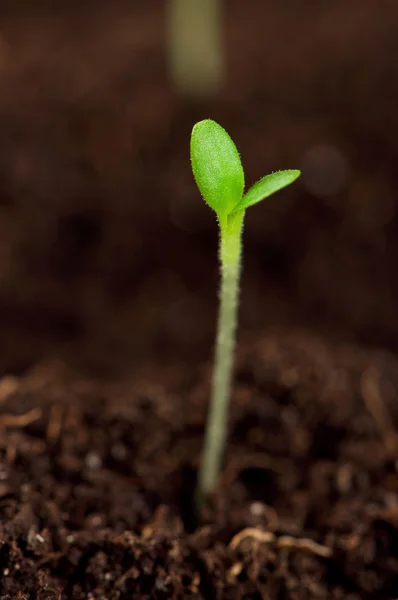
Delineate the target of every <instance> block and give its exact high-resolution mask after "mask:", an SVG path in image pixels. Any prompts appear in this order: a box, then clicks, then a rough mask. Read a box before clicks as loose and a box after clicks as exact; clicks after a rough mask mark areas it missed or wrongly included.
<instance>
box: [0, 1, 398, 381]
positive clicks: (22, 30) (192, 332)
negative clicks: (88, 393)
mask: <svg viewBox="0 0 398 600" xmlns="http://www.w3.org/2000/svg"><path fill="white" fill-rule="evenodd" d="M167 11H168V5H167V4H166V3H165V2H160V1H159V0H146V1H145V2H142V1H134V0H130V1H129V2H122V1H115V2H105V1H97V2H95V3H94V2H89V1H84V0H80V1H79V2H73V1H72V2H71V1H69V2H63V1H58V2H56V3H55V2H50V1H48V2H36V3H32V2H18V3H15V2H6V1H4V0H3V2H2V3H1V5H0V227H1V230H0V331H1V347H0V371H1V372H2V373H4V372H13V373H19V372H21V371H23V370H24V369H25V368H26V367H28V366H30V365H31V364H33V363H34V362H36V361H37V360H39V359H42V358H46V357H59V358H62V359H66V360H67V361H68V362H69V363H70V364H73V365H77V366H79V367H80V368H88V369H91V370H94V371H96V372H98V373H115V372H118V371H122V370H123V369H126V368H130V367H131V366H132V365H136V364H138V363H139V362H140V361H146V360H150V359H151V357H156V358H157V359H159V358H160V359H164V360H168V361H178V360H180V359H183V360H184V361H197V360H199V359H206V358H208V357H209V356H210V348H211V344H212V341H213V331H214V324H215V314H216V313H215V311H216V306H217V303H216V290H217V285H218V272H217V262H216V243H217V229H216V222H215V219H214V217H213V215H212V214H211V212H210V211H209V210H208V208H207V207H206V206H205V205H204V204H203V202H202V201H201V199H200V197H199V194H198V192H197V190H196V189H195V186H194V183H193V180H192V176H191V172H190V164H189V135H190V131H191V128H192V125H193V124H194V122H195V121H196V120H199V119H201V118H205V117H211V118H214V119H216V120H218V121H219V122H220V123H221V124H222V125H223V126H224V127H225V128H226V129H227V130H228V131H229V133H230V134H231V136H232V137H233V138H234V140H235V141H236V143H237V145H238V147H239V150H240V152H241V156H242V160H243V163H244V166H245V170H246V177H247V182H248V184H249V185H251V184H252V183H253V182H254V181H255V180H256V179H258V178H259V177H261V176H262V175H264V174H265V173H267V172H270V171H272V170H275V169H281V168H301V169H302V171H303V176H302V178H301V179H300V181H299V182H298V183H297V184H295V185H294V186H292V188H290V189H288V190H286V191H284V192H281V193H280V194H278V195H277V196H275V197H273V198H272V199H270V200H269V201H267V202H264V203H263V204H262V205H260V206H258V207H256V208H255V209H252V210H251V211H250V212H249V213H248V215H247V224H246V229H245V257H244V266H245V269H244V275H243V277H244V279H243V283H242V310H241V322H240V331H241V333H242V334H243V335H244V334H245V333H247V332H250V331H256V332H261V330H262V329H263V328H265V327H267V326H283V327H297V326H306V327H313V328H317V329H320V330H321V331H322V332H323V333H324V335H328V336H339V337H342V338H347V337H355V338H356V339H358V340H359V341H361V342H363V343H366V344H376V345H383V346H387V347H390V348H392V349H397V346H398V282H397V277H396V271H397V270H398V264H397V255H398V227H397V201H396V198H397V196H398V172H397V165H398V112H397V106H398V60H397V56H398V36H397V22H398V4H397V2H396V1H395V0H389V1H388V0H379V1H378V2H375V1H374V0H361V1H359V0H352V1H351V2H347V0H336V1H335V2H323V1H321V0H316V1H315V0H307V1H306V2H300V3H297V2H295V1H294V0H278V1H276V0H275V1H274V0H270V1H269V2H265V1H263V0H245V1H242V0H241V1H239V0H231V1H229V2H225V3H224V7H223V14H222V35H223V48H224V56H225V75H224V79H223V82H222V87H221V89H220V90H219V91H218V92H217V93H215V94H214V95H213V96H211V97H209V96H207V97H203V96H200V95H199V96H198V97H192V96H191V97H188V96H186V95H184V94H183V93H181V92H180V91H179V90H178V89H177V87H176V84H175V81H174V80H173V77H171V75H170V70H169V68H168V59H167V56H168V54H167V52H168V50H167V49H168V43H169V40H168V37H167V26H166V24H167Z"/></svg>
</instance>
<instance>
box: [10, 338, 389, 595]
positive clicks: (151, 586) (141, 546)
mask: <svg viewBox="0 0 398 600" xmlns="http://www.w3.org/2000/svg"><path fill="white" fill-rule="evenodd" d="M188 375H189V376H188ZM397 389H398V363H397V359H396V358H395V357H393V356H392V355H390V354H388V353H386V352H381V351H380V352H376V351H373V352H370V351H364V350H361V349H360V348H358V347H355V346H350V345H337V346H336V345H331V344H329V345H328V344H325V343H324V342H323V341H321V339H320V338H318V337H316V336H314V335H309V334H305V332H303V331H301V332H297V333H296V334H293V333H289V334H285V335H281V334H280V333H279V334H277V335H276V334H274V333H272V332H271V331H269V332H264V335H263V336H260V337H259V338H258V339H257V342H256V343H254V344H253V343H251V344H247V345H246V347H245V346H244V347H243V350H242V351H241V352H240V355H239V358H238V367H237V384H236V387H235V391H234V396H233V404H232V413H231V422H230V435H229V441H228V451H227V455H226V460H225V468H224V471H223V476H222V479H221V482H220V488H219V490H218V492H217V494H216V496H215V498H214V502H213V504H212V506H211V507H210V508H209V509H208V510H207V511H206V512H205V514H204V515H203V517H202V519H200V520H198V519H197V516H196V514H195V511H194V510H193V491H194V482H195V473H196V469H197V466H198V457H199V455H200V448H201V443H202V437H203V425H204V417H205V406H206V398H207V394H208V373H207V369H202V370H201V369H196V370H195V371H192V372H190V373H189V374H188V373H184V374H183V375H181V373H180V372H178V371H177V370H171V369H169V368H164V367H163V368H162V367H161V366H160V365H159V366H157V367H155V366H153V371H152V372H150V371H148V370H146V371H145V372H141V373H136V374H135V376H134V379H133V380H132V381H125V382H123V383H121V382H120V381H119V382H118V383H111V384H105V383H102V384H101V385H100V384H99V383H97V384H95V383H93V382H92V381H88V380H84V379H82V378H79V377H77V376H76V375H75V374H73V373H71V372H67V371H66V370H65V367H62V366H61V365H57V364H47V365H42V366H41V367H40V368H39V367H37V368H36V369H35V370H34V371H32V372H31V373H29V374H27V375H26V376H25V377H22V378H12V377H8V378H3V380H2V381H1V388H0V390H1V396H2V400H1V421H0V426H1V428H2V436H1V471H0V473H1V482H0V496H1V499H0V515H1V522H2V525H1V547H0V570H1V573H2V577H1V581H0V594H1V596H0V597H1V598H4V599H6V598H7V599H8V598H10V599H11V598H20V599H22V598H24V599H25V598H26V599H30V598H40V599H58V598H70V599H71V600H78V599H83V598H84V599H87V598H93V599H94V598H95V599H100V598H109V599H118V600H119V599H120V600H127V599H132V598H148V599H149V598H156V599H163V598H164V599H166V598H196V599H202V598H203V599H211V598H214V599H216V598H223V599H224V598H225V599H241V598H242V599H243V598H246V599H248V598H251V599H268V598H278V599H279V598H283V599H297V598H300V599H301V598H316V599H318V598H319V599H326V598H336V599H340V598H350V599H352V600H355V599H359V598H361V599H363V598H379V599H387V598H388V599H392V598H395V597H396V590H397V589H398V554H397V544H398V474H397V469H398V464H397V460H396V452H397V447H398V445H397V444H398V438H397V435H396V433H395V430H394V426H396V425H397V424H398V411H397V407H396V403H394V402H393V401H394V398H395V396H396V390H397Z"/></svg>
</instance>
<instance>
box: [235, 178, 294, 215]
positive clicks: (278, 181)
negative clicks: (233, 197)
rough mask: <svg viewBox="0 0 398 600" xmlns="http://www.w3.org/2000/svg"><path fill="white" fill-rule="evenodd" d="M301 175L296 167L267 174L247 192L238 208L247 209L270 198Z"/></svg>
mask: <svg viewBox="0 0 398 600" xmlns="http://www.w3.org/2000/svg"><path fill="white" fill-rule="evenodd" d="M299 176H300V171H298V170H296V169H291V170H288V171H277V172H276V173H271V174H270V175H266V176H265V177H263V178H262V179H260V181H257V183H255V184H254V185H253V186H252V187H251V188H250V190H249V191H248V192H246V194H245V195H244V196H243V198H242V200H241V201H240V202H239V204H238V206H236V209H237V210H245V209H246V208H248V207H249V206H253V204H257V203H258V202H261V200H264V198H268V196H271V195H272V194H274V193H275V192H278V191H279V190H281V189H282V188H284V187H286V186H288V185H290V184H291V183H293V181H295V180H296V179H297V178H298V177H299Z"/></svg>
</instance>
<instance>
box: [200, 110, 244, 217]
mask: <svg viewBox="0 0 398 600" xmlns="http://www.w3.org/2000/svg"><path fill="white" fill-rule="evenodd" d="M191 162H192V171H193V174H194V177H195V181H196V184H197V186H198V188H199V190H200V192H201V194H202V196H203V198H204V200H205V201H206V202H207V204H208V205H209V206H210V207H211V208H212V209H213V210H214V211H215V212H216V213H217V215H218V217H219V219H220V220H224V219H225V218H226V217H227V216H228V214H229V213H231V212H232V211H233V209H234V208H235V207H236V206H237V204H238V203H239V202H240V201H241V199H242V194H243V189H244V185H245V180H244V174H243V168H242V164H241V162H240V158H239V154H238V151H237V149H236V146H235V144H234V143H233V141H232V140H231V138H230V137H229V135H228V133H227V132H226V131H225V129H223V128H222V127H221V125H219V124H218V123H216V122H215V121H212V120H211V119H206V120H204V121H199V123H197V124H196V125H195V126H194V128H193V130H192V135H191Z"/></svg>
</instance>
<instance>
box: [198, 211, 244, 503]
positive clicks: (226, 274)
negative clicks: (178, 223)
mask: <svg viewBox="0 0 398 600" xmlns="http://www.w3.org/2000/svg"><path fill="white" fill-rule="evenodd" d="M243 217H244V212H243V211H242V212H238V213H235V214H232V215H230V216H229V218H228V220H226V221H225V223H222V222H220V262H221V292H220V307H219V315H218V325H217V340H216V349H215V367H214V374H213V385H212V393H211V399H210V408H209V414H208V420H207V424H206V433H205V440H204V448H203V456H202V461H201V467H200V471H199V480H198V496H197V497H198V506H199V509H200V508H201V507H202V506H203V503H204V502H205V501H206V499H207V498H208V497H209V496H210V495H211V494H212V493H213V492H214V491H215V488H216V486H217V482H218V477H219V473H220V470H221V465H222V459H223V454H224V448H225V442H226V436H227V429H228V407H229V401H230V395H231V386H232V370H233V354H234V346H235V332H236V325H237V309H238V295H239V277H240V270H241V236H242V227H243Z"/></svg>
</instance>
